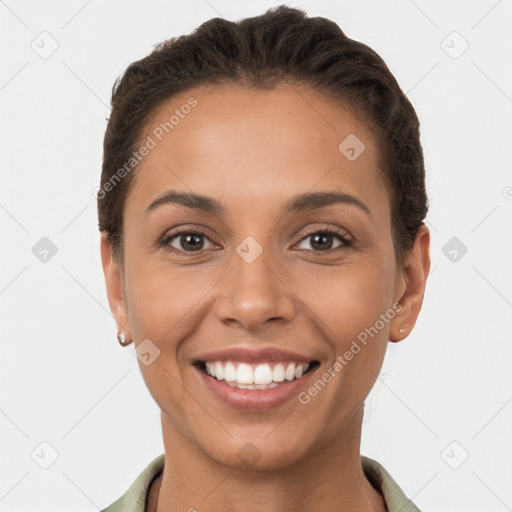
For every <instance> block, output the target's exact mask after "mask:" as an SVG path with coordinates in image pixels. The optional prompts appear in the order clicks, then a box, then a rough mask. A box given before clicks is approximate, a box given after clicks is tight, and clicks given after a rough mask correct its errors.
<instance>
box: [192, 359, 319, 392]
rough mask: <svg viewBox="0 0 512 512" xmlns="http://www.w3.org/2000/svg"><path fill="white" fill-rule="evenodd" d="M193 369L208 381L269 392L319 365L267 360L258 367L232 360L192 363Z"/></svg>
mask: <svg viewBox="0 0 512 512" xmlns="http://www.w3.org/2000/svg"><path fill="white" fill-rule="evenodd" d="M194 366H196V368H198V369H199V370H201V371H202V372H203V373H205V374H206V375H208V376H209V377H210V378H212V379H215V380H217V381H220V382H223V383H225V384H226V385H228V386H231V387H235V388H239V389H270V388H275V387H279V386H282V385H286V384H287V383H289V382H293V381H294V380H298V379H300V378H302V377H303V376H304V375H306V374H307V373H310V372H312V371H314V370H316V368H317V367H318V366H320V363H319V362H318V361H310V362H309V363H298V362H294V361H268V362H262V363H259V364H255V363H251V364H249V363H245V362H241V361H233V360H226V361H224V360H219V361H195V362H194Z"/></svg>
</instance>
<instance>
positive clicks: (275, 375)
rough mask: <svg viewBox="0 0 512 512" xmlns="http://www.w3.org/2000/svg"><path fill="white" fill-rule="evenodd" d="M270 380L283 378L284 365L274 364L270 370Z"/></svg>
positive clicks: (280, 380) (278, 380) (281, 380)
mask: <svg viewBox="0 0 512 512" xmlns="http://www.w3.org/2000/svg"><path fill="white" fill-rule="evenodd" d="M272 380H273V381H274V382H283V380H284V366H283V365H282V364H281V363H279V364H276V365H275V366H274V369H273V370H272Z"/></svg>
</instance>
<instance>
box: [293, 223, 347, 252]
mask: <svg viewBox="0 0 512 512" xmlns="http://www.w3.org/2000/svg"><path fill="white" fill-rule="evenodd" d="M336 238H337V239H338V240H339V241H340V242H341V243H340V244H339V245H337V246H335V247H334V249H338V248H339V247H340V246H341V247H343V246H345V247H348V246H350V245H351V241H350V240H348V239H347V238H346V237H345V236H344V233H343V232H340V231H338V230H336V229H331V228H325V229H319V230H316V231H313V232H311V233H309V234H307V235H306V236H305V237H304V238H303V239H302V240H301V243H302V242H304V241H305V240H307V239H311V242H310V246H311V247H312V249H311V250H313V251H315V252H327V251H330V250H331V249H333V243H334V242H333V239H336Z"/></svg>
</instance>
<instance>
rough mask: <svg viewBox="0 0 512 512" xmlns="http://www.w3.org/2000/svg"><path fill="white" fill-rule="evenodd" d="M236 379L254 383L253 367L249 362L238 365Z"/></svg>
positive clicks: (243, 382)
mask: <svg viewBox="0 0 512 512" xmlns="http://www.w3.org/2000/svg"><path fill="white" fill-rule="evenodd" d="M215 377H217V374H215ZM219 380H220V379H219ZM236 381H237V382H238V383H239V384H254V381H253V373H252V368H251V367H250V366H249V365H248V364H245V363H240V364H239V365H238V368H237V369H236Z"/></svg>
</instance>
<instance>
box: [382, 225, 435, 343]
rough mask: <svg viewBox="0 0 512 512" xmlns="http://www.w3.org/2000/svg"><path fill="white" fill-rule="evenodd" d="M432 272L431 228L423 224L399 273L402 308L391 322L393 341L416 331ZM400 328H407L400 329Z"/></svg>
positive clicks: (398, 287) (390, 334)
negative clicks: (414, 329)
mask: <svg viewBox="0 0 512 512" xmlns="http://www.w3.org/2000/svg"><path fill="white" fill-rule="evenodd" d="M429 272H430V231H429V229H428V228H427V226H426V225H425V224H422V225H421V226H420V227H419V229H418V231H417V233H416V238H415V240H414V246H413V247H412V249H411V250H410V251H409V253H408V255H407V258H406V261H405V263H404V268H403V269H402V270H401V271H400V274H399V275H398V276H397V279H398V286H397V297H395V302H398V303H399V304H400V306H401V307H402V308H401V309H400V311H398V312H397V314H396V315H395V317H394V318H393V320H392V321H391V323H390V331H389V341H393V342H397V341H401V340H403V339H404V338H406V337H407V336H408V335H409V334H410V332H411V331H412V329H413V327H414V324H415V323H416V319H417V318H418V315H419V313H420V310H421V305H422V304H423V296H424V294H425V285H426V284H427V277H428V274H429ZM400 329H403V330H402V332H400Z"/></svg>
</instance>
